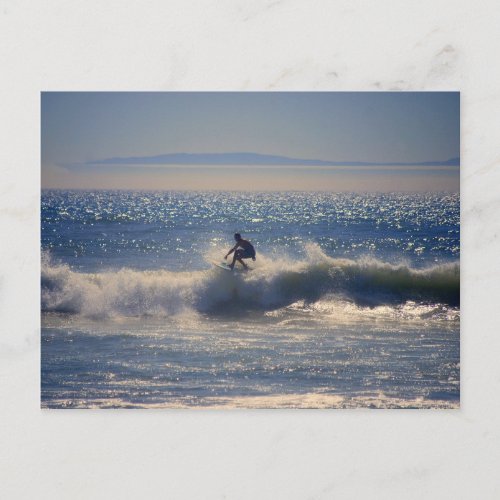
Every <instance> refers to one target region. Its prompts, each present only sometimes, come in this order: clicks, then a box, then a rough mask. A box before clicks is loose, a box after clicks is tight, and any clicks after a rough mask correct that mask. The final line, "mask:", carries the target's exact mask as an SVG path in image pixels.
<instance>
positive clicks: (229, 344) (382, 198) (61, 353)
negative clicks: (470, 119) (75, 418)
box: [41, 191, 460, 408]
mask: <svg viewBox="0 0 500 500" xmlns="http://www.w3.org/2000/svg"><path fill="white" fill-rule="evenodd" d="M236 230H238V231H241V232H242V233H244V236H247V237H248V238H249V239H250V240H251V241H252V242H254V243H255V244H256V247H257V261H256V262H255V263H251V265H252V267H253V269H252V271H251V272H248V273H239V272H233V273H231V272H227V271H224V270H221V269H219V268H217V267H215V266H214V265H213V262H220V261H221V258H222V257H223V255H224V254H225V253H226V252H227V249H228V248H229V247H230V246H231V245H232V241H231V238H232V233H233V232H234V231H236ZM41 312H42V406H43V407H47V408H73V407H78V408H101V407H105V408H109V407H112V408H115V407H116V408H165V407H167V408H269V407H272V408H356V407H373V408H456V407H457V406H458V405H459V396H460V391H459V373H460V360H459V340H460V339H459V332H460V265H459V199H458V196H457V195H453V194H451V195H450V194H447V193H443V194H397V193H396V194H392V195H391V194H384V195H374V194H366V195H359V194H352V195H349V194H338V195H336V194H325V193H283V194H280V193H223V192H221V193H208V192H207V193H203V192H199V193H180V192H177V193H176V192H126V191H124V192H120V191H46V192H43V193H42V263H41Z"/></svg>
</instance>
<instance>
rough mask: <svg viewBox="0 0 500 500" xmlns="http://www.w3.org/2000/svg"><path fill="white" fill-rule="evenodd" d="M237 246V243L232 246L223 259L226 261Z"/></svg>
mask: <svg viewBox="0 0 500 500" xmlns="http://www.w3.org/2000/svg"><path fill="white" fill-rule="evenodd" d="M238 245H239V243H237V244H236V245H234V247H233V248H231V250H229V252H227V254H226V256H225V257H224V258H225V259H227V258H228V257H229V256H230V255H231V254H232V253H233V252H234V251H235V250H236V249H237V248H238Z"/></svg>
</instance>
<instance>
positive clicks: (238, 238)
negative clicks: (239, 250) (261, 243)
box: [234, 233, 241, 241]
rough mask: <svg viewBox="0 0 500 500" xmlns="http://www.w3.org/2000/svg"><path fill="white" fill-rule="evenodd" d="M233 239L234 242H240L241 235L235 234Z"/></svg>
mask: <svg viewBox="0 0 500 500" xmlns="http://www.w3.org/2000/svg"><path fill="white" fill-rule="evenodd" d="M234 239H235V240H236V241H240V240H241V234H240V233H235V235H234Z"/></svg>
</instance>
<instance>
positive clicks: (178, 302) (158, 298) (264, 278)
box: [41, 245, 460, 317]
mask: <svg viewBox="0 0 500 500" xmlns="http://www.w3.org/2000/svg"><path fill="white" fill-rule="evenodd" d="M259 257H260V258H259V261H258V262H257V265H256V267H255V269H254V270H253V271H252V272H249V273H230V272H228V271H224V270H221V269H218V268H215V267H213V266H210V267H209V268H208V269H207V270H205V271H192V272H188V271H186V272H174V271H168V270H154V271H137V270H133V269H126V268H124V269H119V270H117V271H115V272H103V273H79V272H75V271H74V270H72V269H71V268H70V267H69V266H68V265H66V264H58V263H54V262H52V261H51V259H50V257H49V256H48V255H47V254H44V255H43V256H42V276H41V308H42V311H43V312H58V313H70V314H81V315H85V316H89V317H108V316H111V317H112V316H148V315H150V316H174V315H178V314H182V313H184V312H186V311H188V310H189V311H193V310H194V311H196V312H200V313H207V314H221V313H222V314H223V313H224V311H228V310H234V309H235V308H236V309H239V310H252V311H259V310H261V311H262V312H266V311H270V310H273V309H277V308H281V307H286V306H289V305H291V304H294V303H296V302H297V301H303V302H304V303H315V302H317V301H320V300H321V299H322V298H323V297H328V298H329V300H332V298H333V299H335V297H337V298H338V299H339V300H342V301H349V302H351V303H354V304H356V305H357V306H361V307H376V306H380V305H394V306H396V305H401V304H404V303H405V302H407V301H413V302H419V303H431V304H446V305H450V306H458V305H459V301H460V266H459V263H458V262H453V263H446V264H440V265H435V266H432V267H427V268H424V269H414V268H412V267H410V266H408V265H406V264H399V265H393V264H389V263H385V262H381V261H379V260H375V259H360V260H349V259H336V258H332V257H328V256H327V255H325V254H324V253H323V252H322V251H321V250H320V249H319V248H318V247H316V246H314V245H312V246H310V247H309V248H308V249H307V256H306V258H305V259H304V260H299V261H290V260H280V261H272V260H269V259H266V258H265V257H262V256H259ZM208 266H209V265H208V264H207V267H208Z"/></svg>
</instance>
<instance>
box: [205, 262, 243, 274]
mask: <svg viewBox="0 0 500 500" xmlns="http://www.w3.org/2000/svg"><path fill="white" fill-rule="evenodd" d="M213 265H214V266H217V267H220V268H221V269H224V270H225V271H233V269H231V268H230V267H229V264H226V263H225V262H213ZM250 270H251V268H250V267H249V268H248V269H245V268H242V267H241V266H235V267H234V271H237V272H246V271H250Z"/></svg>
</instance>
